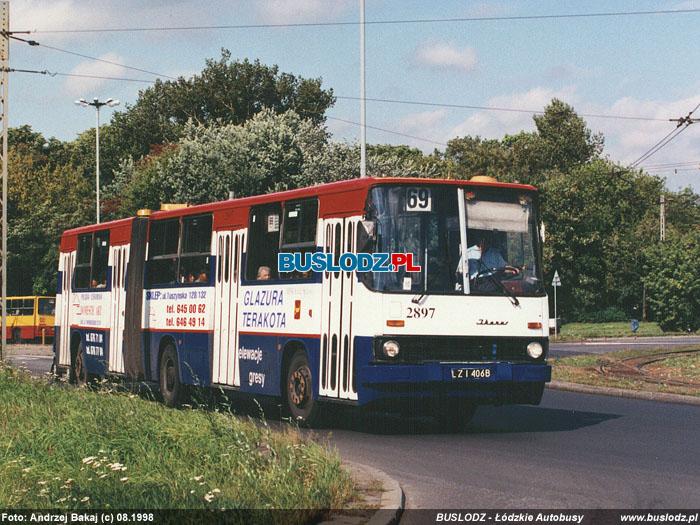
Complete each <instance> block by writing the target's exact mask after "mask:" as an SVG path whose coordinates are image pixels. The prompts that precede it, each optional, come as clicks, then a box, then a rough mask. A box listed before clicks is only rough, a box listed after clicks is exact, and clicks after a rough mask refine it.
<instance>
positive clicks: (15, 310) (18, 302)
mask: <svg viewBox="0 0 700 525" xmlns="http://www.w3.org/2000/svg"><path fill="white" fill-rule="evenodd" d="M21 311H22V299H10V313H9V315H19V314H20V312H21Z"/></svg>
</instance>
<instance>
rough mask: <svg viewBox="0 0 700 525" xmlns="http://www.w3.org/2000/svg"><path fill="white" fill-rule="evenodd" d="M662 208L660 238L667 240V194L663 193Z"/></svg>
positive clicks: (660, 212) (660, 211)
mask: <svg viewBox="0 0 700 525" xmlns="http://www.w3.org/2000/svg"><path fill="white" fill-rule="evenodd" d="M660 203H661V209H660V210H659V240H660V241H661V242H663V241H665V240H666V196H665V195H661V201H660Z"/></svg>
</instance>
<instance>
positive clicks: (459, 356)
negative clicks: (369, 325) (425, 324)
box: [374, 336, 549, 363]
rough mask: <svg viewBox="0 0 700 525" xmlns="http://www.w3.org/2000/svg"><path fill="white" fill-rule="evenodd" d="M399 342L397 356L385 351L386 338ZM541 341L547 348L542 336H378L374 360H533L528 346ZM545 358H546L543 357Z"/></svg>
mask: <svg viewBox="0 0 700 525" xmlns="http://www.w3.org/2000/svg"><path fill="white" fill-rule="evenodd" d="M389 340H393V341H396V342H398V343H399V346H400V348H401V351H400V352H399V355H398V356H397V358H396V359H389V358H387V357H386V356H385V355H384V353H383V352H382V345H383V344H384V342H385V341H389ZM533 341H538V342H540V343H541V344H542V346H543V347H544V348H545V353H544V354H545V355H546V349H547V348H548V346H549V345H548V342H547V340H546V339H544V340H543V339H541V338H512V337H509V338H489V339H485V338H473V337H425V336H424V337H383V338H377V339H376V344H375V352H374V355H375V359H376V360H377V361H383V362H402V363H423V362H429V361H443V362H450V361H454V362H469V361H472V362H473V361H524V360H527V361H532V359H530V358H528V357H527V353H526V348H527V345H528V344H529V343H531V342H533ZM541 359H542V360H543V358H541Z"/></svg>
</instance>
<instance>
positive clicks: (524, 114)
mask: <svg viewBox="0 0 700 525" xmlns="http://www.w3.org/2000/svg"><path fill="white" fill-rule="evenodd" d="M553 98H558V99H560V100H563V101H564V102H567V103H568V104H571V105H573V106H574V109H576V105H575V100H576V97H575V87H574V86H568V87H565V88H564V89H560V90H552V89H548V88H543V87H537V88H533V89H531V90H530V91H527V92H525V93H515V94H513V95H503V96H499V97H494V98H492V99H490V100H487V101H486V103H485V104H484V106H485V107H489V108H499V109H504V110H508V109H516V110H520V111H478V112H477V113H474V114H473V115H472V116H470V117H469V118H468V119H467V120H465V121H464V122H462V123H460V124H459V125H457V126H455V127H454V128H453V129H452V131H451V132H450V136H451V137H462V136H465V135H472V136H475V135H479V136H481V137H484V138H490V139H502V138H503V136H504V135H506V134H510V135H514V134H516V133H519V132H520V131H521V130H525V131H531V130H534V129H535V123H534V121H533V120H532V115H533V114H534V112H536V111H543V110H544V107H545V106H546V105H547V104H549V103H550V102H551V101H552V99H553ZM572 101H573V102H572Z"/></svg>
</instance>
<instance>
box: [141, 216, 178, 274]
mask: <svg viewBox="0 0 700 525" xmlns="http://www.w3.org/2000/svg"><path fill="white" fill-rule="evenodd" d="M179 238H180V220H179V219H167V220H163V221H154V222H152V223H151V228H150V231H149V234H148V263H147V269H146V286H155V285H161V284H175V282H177V277H178V272H177V270H178V264H177V262H178V261H177V249H178V242H179Z"/></svg>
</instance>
